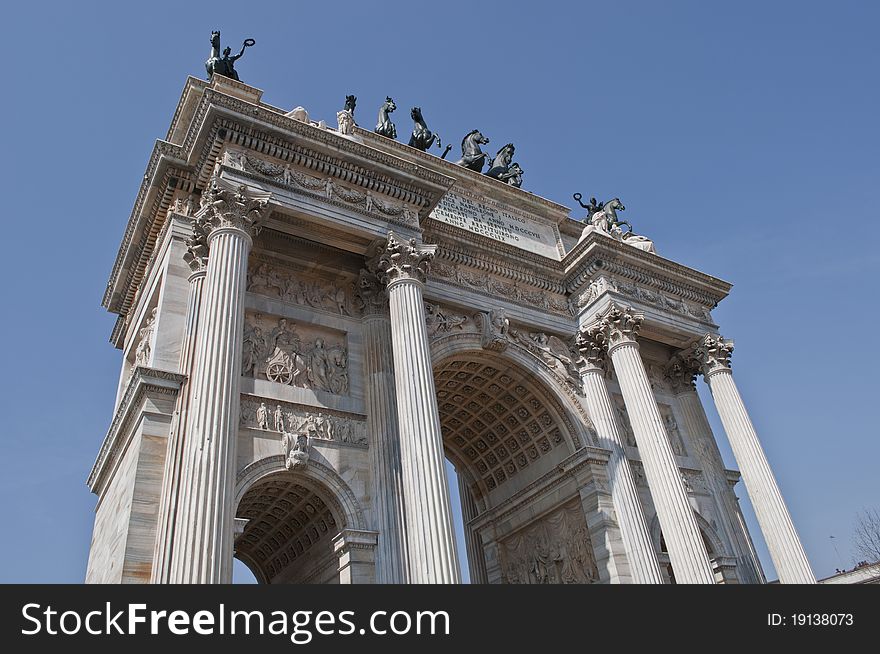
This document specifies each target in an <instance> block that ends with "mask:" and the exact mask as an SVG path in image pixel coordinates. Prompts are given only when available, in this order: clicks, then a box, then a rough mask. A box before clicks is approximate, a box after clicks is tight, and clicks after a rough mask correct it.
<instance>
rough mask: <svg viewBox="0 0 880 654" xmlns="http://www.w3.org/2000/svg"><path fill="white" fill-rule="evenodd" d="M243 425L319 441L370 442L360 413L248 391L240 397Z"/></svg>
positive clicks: (350, 443) (365, 424)
mask: <svg viewBox="0 0 880 654" xmlns="http://www.w3.org/2000/svg"><path fill="white" fill-rule="evenodd" d="M240 423H241V426H242V427H248V428H250V429H262V430H264V431H274V432H278V433H279V434H284V433H300V432H303V433H307V434H308V435H309V437H310V438H312V439H316V440H317V441H335V442H337V443H344V444H347V445H366V444H367V423H366V421H365V420H362V419H360V418H358V417H354V416H351V415H345V414H343V413H339V412H333V411H328V410H326V409H317V408H315V407H308V406H303V405H298V404H290V403H288V402H277V401H274V400H268V399H263V398H257V397H252V396H249V395H245V396H242V398H241V411H240Z"/></svg>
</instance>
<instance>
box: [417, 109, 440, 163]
mask: <svg viewBox="0 0 880 654" xmlns="http://www.w3.org/2000/svg"><path fill="white" fill-rule="evenodd" d="M410 116H412V119H413V122H415V125H413V131H412V135H411V136H410V137H409V146H410V147H411V148H416V149H417V150H421V151H422V152H427V151H428V149H429V148H430V147H431V146H432V145H434V140H435V139H436V140H437V147H438V148H442V147H443V145H442V144H441V143H440V135H439V134H435V133H434V132H432V131H431V130H429V129H428V125H427V124H426V123H425V119H424V117H423V116H422V109H421V107H413V108H412V111H410Z"/></svg>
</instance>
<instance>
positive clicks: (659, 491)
mask: <svg viewBox="0 0 880 654" xmlns="http://www.w3.org/2000/svg"><path fill="white" fill-rule="evenodd" d="M643 319H644V318H643V316H642V315H641V314H637V313H633V312H632V310H631V309H629V308H621V307H618V306H617V305H615V304H612V305H610V306H609V307H608V308H607V309H606V310H605V312H604V313H603V314H602V316H601V317H600V318H599V319H598V321H597V322H596V323H595V324H594V325H592V326H591V327H589V328H588V329H587V330H586V333H587V335H588V336H589V337H590V338H591V339H593V340H594V341H596V342H599V343H603V344H604V346H605V347H607V350H608V356H609V357H610V358H611V362H612V364H613V365H614V371H615V373H616V374H617V379H618V382H619V384H620V391H621V393H622V394H623V399H624V402H625V403H626V411H627V413H628V414H629V418H630V423H631V424H632V429H633V434H634V435H635V438H636V444H637V445H638V448H639V452H640V454H641V457H642V465H643V466H644V469H645V477H646V478H647V480H648V486H649V487H650V490H651V498H652V499H653V501H654V508H655V510H656V511H657V518H658V520H659V521H660V528H661V529H662V530H663V537H664V539H665V541H666V547H667V549H668V551H669V559H670V560H671V561H672V567H673V570H674V571H675V579H676V581H677V582H678V583H684V584H714V583H715V575H714V573H713V571H712V564H711V563H710V562H709V556H708V554H706V547H705V545H704V544H703V539H702V536H701V535H700V530H699V527H698V526H697V520H696V518H695V517H694V512H693V509H692V508H691V506H690V503H689V502H688V497H687V492H686V491H685V488H684V484H683V482H682V479H681V472H680V471H679V469H678V465H677V464H676V462H675V455H674V454H673V452H672V446H671V445H670V444H669V437H668V436H667V434H666V427H664V425H663V418H662V417H661V415H660V409H659V407H658V406H657V401H656V400H655V398H654V393H653V391H652V390H651V383H650V381H649V380H648V374H647V372H646V371H645V365H644V364H643V363H642V358H641V356H640V355H639V345H638V342H637V341H636V336H637V335H638V332H639V329H640V328H641V324H642V321H643Z"/></svg>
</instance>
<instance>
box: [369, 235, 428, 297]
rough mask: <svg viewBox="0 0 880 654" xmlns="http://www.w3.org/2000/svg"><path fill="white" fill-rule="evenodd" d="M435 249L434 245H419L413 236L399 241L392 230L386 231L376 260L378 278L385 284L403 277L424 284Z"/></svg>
mask: <svg viewBox="0 0 880 654" xmlns="http://www.w3.org/2000/svg"><path fill="white" fill-rule="evenodd" d="M436 249H437V246H435V245H419V244H418V243H416V240H415V239H414V238H412V239H410V240H409V242H401V241H400V239H398V238H397V236H395V234H394V232H388V240H386V241H385V245H384V247H383V248H382V251H381V253H380V254H379V257H378V259H377V260H376V270H377V272H378V276H379V279H381V280H382V282H383V283H384V284H386V285H388V284H391V283H393V282H396V281H399V280H405V279H413V280H416V281H418V282H421V283H422V284H424V283H425V280H426V279H427V277H428V266H429V265H430V264H431V260H432V259H433V258H434V252H435V250H436Z"/></svg>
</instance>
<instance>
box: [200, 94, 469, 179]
mask: <svg viewBox="0 0 880 654" xmlns="http://www.w3.org/2000/svg"><path fill="white" fill-rule="evenodd" d="M212 107H213V108H216V109H226V110H228V111H227V112H224V113H226V115H227V116H229V117H238V118H239V119H240V118H241V117H243V116H247V117H248V118H247V119H248V124H247V125H245V124H239V128H240V129H242V130H245V129H248V128H249V129H252V130H255V132H260V131H261V130H262V133H260V134H259V136H260V137H262V138H263V139H265V140H267V141H269V140H271V139H272V138H278V137H279V136H281V138H282V140H283V141H284V143H282V144H268V143H267V145H268V146H270V147H271V145H282V147H286V148H288V149H291V150H294V151H298V152H299V153H301V154H302V155H304V156H305V157H315V156H319V157H320V156H321V155H323V156H325V157H326V158H327V159H331V158H332V157H331V156H330V155H325V154H324V153H322V152H317V151H315V150H310V149H309V148H308V147H306V146H305V143H300V142H298V141H297V142H294V141H291V140H290V138H289V137H290V135H294V136H297V137H300V138H301V139H302V141H303V142H309V141H311V142H312V143H314V144H316V145H320V146H324V147H325V148H327V149H329V150H332V151H335V153H339V154H346V155H349V156H352V157H356V158H357V159H360V160H362V161H364V162H371V163H374V164H379V165H380V166H383V167H385V168H386V169H387V170H389V171H395V172H396V173H401V172H402V173H405V174H407V175H409V176H411V177H413V178H416V179H419V180H422V181H423V182H426V183H428V184H431V185H436V186H441V187H444V188H449V187H451V186H452V184H453V182H454V181H455V180H454V179H453V178H451V177H450V176H448V175H443V174H441V173H438V172H436V171H433V170H431V169H430V168H426V167H425V166H420V165H418V164H416V163H413V162H410V161H407V160H405V159H401V158H400V157H395V156H394V155H392V154H389V153H387V152H384V151H382V150H379V149H377V148H373V147H369V146H367V145H364V144H363V143H359V142H358V141H355V140H353V139H351V138H347V137H345V136H342V135H340V134H337V133H336V131H335V130H331V129H322V128H320V127H316V126H314V125H310V124H307V123H304V122H301V121H298V120H294V119H293V118H290V117H288V116H286V115H284V114H283V113H281V110H279V109H275V108H274V107H273V108H269V107H268V106H266V105H262V104H261V105H255V104H253V103H250V102H247V101H245V100H242V99H240V98H236V97H233V96H231V95H226V94H225V93H221V92H219V91H217V90H215V89H210V88H208V89H205V92H204V96H203V97H202V99H201V101H200V105H199V108H198V109H197V110H196V113H195V117H194V120H193V124H192V125H191V127H190V131H189V133H188V134H187V137H186V139H185V140H184V147H186V148H188V147H189V146H191V145H192V142H193V141H194V139H195V138H196V136H197V131H198V128H199V127H200V121H199V120H198V119H199V117H200V116H204V115H206V114H207V112H208V110H209V108H212ZM267 130H268V131H267ZM272 131H274V132H275V133H274V134H273V133H272ZM254 136H258V134H256V133H255V134H254ZM249 147H251V149H254V150H255V151H258V152H263V153H264V154H266V153H267V152H266V151H265V150H261V149H259V147H254V145H250V146H249ZM274 156H277V155H274ZM335 165H337V166H338V167H339V168H340V169H342V170H344V172H342V173H341V174H340V175H339V178H340V179H343V180H344V181H349V182H353V181H354V180H353V179H350V178H348V177H351V178H356V177H358V176H366V177H370V178H372V179H374V180H375V181H376V182H377V183H382V182H384V183H387V184H389V185H391V186H395V185H400V184H401V181H400V180H399V178H395V177H392V176H389V175H387V174H386V175H382V174H381V173H379V174H374V173H375V171H374V170H372V169H371V170H367V169H366V168H364V167H363V166H362V165H358V163H353V162H342V161H340V162H338V163H336V164H335ZM322 172H325V173H327V174H330V171H328V170H325V171H322ZM346 173H347V175H348V177H346ZM383 177H384V179H383ZM355 183H356V182H355ZM374 190H377V191H378V190H379V189H378V188H377V189H374ZM380 192H381V191H380Z"/></svg>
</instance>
